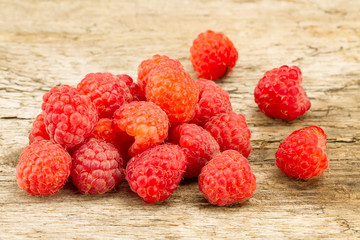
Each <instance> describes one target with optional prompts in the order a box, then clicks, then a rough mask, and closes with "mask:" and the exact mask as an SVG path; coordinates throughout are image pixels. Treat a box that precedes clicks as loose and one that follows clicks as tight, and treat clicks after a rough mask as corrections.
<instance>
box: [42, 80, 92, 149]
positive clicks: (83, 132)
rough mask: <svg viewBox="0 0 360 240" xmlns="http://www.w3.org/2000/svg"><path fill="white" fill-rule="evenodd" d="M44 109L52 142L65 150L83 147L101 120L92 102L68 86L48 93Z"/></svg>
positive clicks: (47, 129) (45, 121)
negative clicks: (78, 146)
mask: <svg viewBox="0 0 360 240" xmlns="http://www.w3.org/2000/svg"><path fill="white" fill-rule="evenodd" d="M41 108H42V110H43V111H44V123H45V126H46V131H47V133H48V134H49V136H50V139H52V140H54V141H55V142H56V143H59V144H61V145H62V146H64V147H65V148H73V147H75V146H77V145H80V144H81V143H83V142H84V141H85V139H86V138H87V137H88V136H89V135H90V134H91V131H92V130H93V128H94V127H95V125H96V123H97V120H98V115H97V111H96V107H95V105H94V104H93V103H92V102H91V100H90V98H89V97H87V96H85V95H80V94H79V93H78V91H77V90H76V89H75V88H73V87H70V86H68V85H62V86H60V87H57V86H56V87H53V88H52V89H51V90H50V91H49V92H47V93H45V94H44V96H43V104H42V106H41Z"/></svg>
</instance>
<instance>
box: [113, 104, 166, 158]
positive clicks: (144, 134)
mask: <svg viewBox="0 0 360 240" xmlns="http://www.w3.org/2000/svg"><path fill="white" fill-rule="evenodd" d="M113 121H114V127H115V129H116V131H118V132H126V133H127V134H128V135H130V136H133V137H135V142H134V143H133V144H132V145H131V147H130V149H129V155H130V156H135V155H136V154H138V153H140V152H143V151H144V150H146V149H148V148H150V147H153V146H156V145H159V144H161V143H162V142H163V141H164V140H165V139H166V137H167V135H168V130H169V119H168V117H167V115H166V113H165V112H164V111H163V110H161V108H160V107H159V106H157V105H156V104H154V103H152V102H135V101H134V102H131V103H129V104H125V105H123V106H121V107H120V108H119V109H118V110H117V111H116V112H115V113H114V120H113Z"/></svg>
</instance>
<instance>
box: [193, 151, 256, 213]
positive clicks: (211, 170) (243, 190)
mask: <svg viewBox="0 0 360 240" xmlns="http://www.w3.org/2000/svg"><path fill="white" fill-rule="evenodd" d="M255 189H256V178H255V175H254V174H253V173H252V172H251V168H250V165H249V163H248V161H247V159H246V158H244V157H243V156H242V155H241V154H240V153H239V152H237V151H235V150H227V151H224V152H222V153H221V154H219V155H217V156H216V157H215V158H214V159H212V160H210V162H208V164H206V165H205V167H203V169H202V170H201V173H200V175H199V190H200V191H201V192H202V193H203V194H204V197H205V198H206V199H207V200H208V201H209V202H210V203H211V204H214V205H218V206H224V205H228V204H232V203H238V202H243V201H245V200H247V199H249V198H250V197H252V196H253V194H254V191H255Z"/></svg>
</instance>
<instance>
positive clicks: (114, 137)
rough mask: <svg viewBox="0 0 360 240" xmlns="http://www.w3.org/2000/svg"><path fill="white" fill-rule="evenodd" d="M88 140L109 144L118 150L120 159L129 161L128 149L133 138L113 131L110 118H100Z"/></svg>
mask: <svg viewBox="0 0 360 240" xmlns="http://www.w3.org/2000/svg"><path fill="white" fill-rule="evenodd" d="M89 138H96V139H102V140H104V141H105V142H108V143H111V144H112V145H114V146H115V147H116V148H117V149H118V150H119V152H120V155H121V157H122V158H123V159H124V160H125V161H126V162H127V161H128V160H129V159H130V156H129V155H128V149H129V148H130V146H131V145H132V144H133V142H134V138H133V137H130V136H129V135H127V134H126V133H124V132H120V133H119V132H117V131H115V127H114V125H113V120H112V119H111V118H100V119H99V121H98V123H97V125H96V126H95V128H94V131H93V132H92V134H91V135H90V137H89Z"/></svg>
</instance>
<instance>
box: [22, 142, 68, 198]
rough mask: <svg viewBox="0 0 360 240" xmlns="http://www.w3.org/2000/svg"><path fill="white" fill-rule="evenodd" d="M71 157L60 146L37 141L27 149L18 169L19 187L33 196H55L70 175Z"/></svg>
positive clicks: (23, 153) (23, 152)
mask: <svg viewBox="0 0 360 240" xmlns="http://www.w3.org/2000/svg"><path fill="white" fill-rule="evenodd" d="M70 169H71V157H70V155H69V153H68V152H67V151H65V149H64V148H63V147H62V146H60V145H59V144H56V143H53V142H51V141H49V140H40V141H35V142H33V143H32V144H30V145H29V146H27V147H25V148H24V150H23V151H22V153H21V155H20V160H19V163H18V165H17V167H16V180H17V184H18V185H19V187H21V188H22V189H24V190H25V191H26V192H28V193H30V194H31V195H53V194H55V193H57V192H58V191H59V190H60V189H61V188H62V187H63V186H64V184H65V183H66V181H67V179H68V178H69V175H70Z"/></svg>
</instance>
